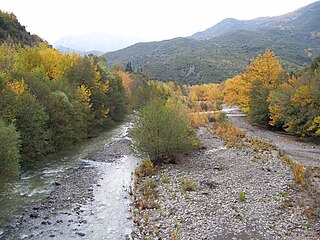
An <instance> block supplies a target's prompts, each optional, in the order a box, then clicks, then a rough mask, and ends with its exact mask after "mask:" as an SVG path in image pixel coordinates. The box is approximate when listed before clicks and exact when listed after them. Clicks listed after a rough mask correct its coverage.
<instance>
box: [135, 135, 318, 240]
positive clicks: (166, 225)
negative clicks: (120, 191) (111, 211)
mask: <svg viewBox="0 0 320 240" xmlns="http://www.w3.org/2000/svg"><path fill="white" fill-rule="evenodd" d="M201 131H202V133H201V140H202V142H203V144H204V146H205V149H206V152H210V154H206V153H205V152H204V151H201V150H200V151H197V152H194V153H191V154H189V156H188V157H187V158H185V159H182V160H181V162H178V164H174V165H171V166H170V168H169V167H168V165H164V166H161V167H159V168H158V171H157V172H156V174H155V176H153V179H154V180H155V181H156V183H157V185H156V190H157V200H158V202H159V203H160V207H159V208H158V209H157V208H156V209H144V210H140V209H138V208H135V205H134V204H133V207H132V212H133V215H134V217H133V219H135V218H140V221H136V222H134V227H133V231H132V235H133V238H134V239H147V238H148V237H150V238H151V239H171V238H172V237H171V236H172V234H173V233H174V232H175V231H177V234H178V235H179V239H182V240H183V239H213V236H216V237H217V238H218V239H224V238H226V239H234V240H235V239H274V240H280V239H281V240H282V239H284V240H289V239H292V238H293V237H292V236H295V237H296V238H297V239H305V236H306V235H308V234H310V235H312V234H313V235H315V234H316V233H315V230H314V229H305V227H304V226H305V221H304V219H305V217H304V216H303V214H302V213H301V211H293V210H291V209H283V208H281V203H282V202H284V201H285V198H284V197H282V196H281V193H286V196H287V198H288V197H289V196H294V195H295V194H296V193H295V190H292V189H291V188H290V187H289V183H290V182H292V181H293V174H292V171H291V169H290V168H289V167H288V166H285V165H283V164H282V162H281V159H278V158H277V156H272V157H271V156H269V159H270V160H267V161H263V162H262V161H259V160H257V161H256V162H253V161H252V158H251V156H252V155H254V154H255V152H254V151H253V150H252V149H244V150H239V149H236V148H229V149H227V148H225V147H224V143H223V142H222V141H221V140H220V139H218V138H214V137H211V136H212V134H211V133H208V132H207V131H206V130H205V129H202V130H201ZM217 149H218V150H217ZM264 154H267V153H264ZM164 173H166V174H168V176H169V182H168V183H167V184H163V183H162V181H161V177H162V175H163V174H164ZM181 177H184V178H185V179H190V180H192V181H193V182H195V183H196V184H197V186H198V188H197V190H196V191H193V192H186V193H185V192H182V190H181V187H180V182H181ZM139 186H141V184H139ZM139 186H138V189H134V197H135V198H136V199H139V198H140V197H141V195H142V193H141V192H140V191H139ZM240 192H245V198H246V199H245V200H244V201H241V200H239V194H240ZM275 199H276V200H275ZM159 212H160V214H159ZM273 217H274V219H272V218H273ZM145 219H147V221H145ZM292 222H297V225H296V228H292V227H291V228H288V226H290V225H292ZM275 226H277V227H275ZM159 229H161V230H162V231H159ZM301 229H305V230H304V231H300V230H301ZM289 232H290V234H289V236H288V233H289Z"/></svg>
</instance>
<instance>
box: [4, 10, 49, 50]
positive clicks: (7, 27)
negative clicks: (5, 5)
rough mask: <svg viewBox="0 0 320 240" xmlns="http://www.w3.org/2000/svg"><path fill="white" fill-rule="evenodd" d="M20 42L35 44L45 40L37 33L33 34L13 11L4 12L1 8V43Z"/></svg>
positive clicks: (29, 44)
mask: <svg viewBox="0 0 320 240" xmlns="http://www.w3.org/2000/svg"><path fill="white" fill-rule="evenodd" d="M5 41H7V42H11V43H19V44H23V45H28V46H33V45H36V44H37V43H39V42H43V40H42V39H41V38H40V37H39V36H37V35H31V34H30V33H29V32H27V31H26V28H25V26H22V25H21V24H20V23H19V21H18V20H17V17H16V16H15V15H14V14H13V13H7V12H2V11H1V10H0V43H2V42H5Z"/></svg>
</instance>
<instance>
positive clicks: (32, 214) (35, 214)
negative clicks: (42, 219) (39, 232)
mask: <svg viewBox="0 0 320 240" xmlns="http://www.w3.org/2000/svg"><path fill="white" fill-rule="evenodd" d="M30 217H31V218H38V217H39V214H38V213H31V214H30Z"/></svg>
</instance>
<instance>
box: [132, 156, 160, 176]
mask: <svg viewBox="0 0 320 240" xmlns="http://www.w3.org/2000/svg"><path fill="white" fill-rule="evenodd" d="M155 170H156V168H155V166H154V165H153V162H152V161H151V160H150V159H144V160H143V161H142V162H141V164H140V166H139V167H137V168H136V169H135V175H136V176H137V177H138V178H142V177H144V176H150V175H152V174H153V173H154V171H155Z"/></svg>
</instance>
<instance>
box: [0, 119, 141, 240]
mask: <svg viewBox="0 0 320 240" xmlns="http://www.w3.org/2000/svg"><path fill="white" fill-rule="evenodd" d="M130 128H131V124H130V123H125V124H122V125H119V126H118V127H116V128H115V129H113V130H112V131H109V132H107V133H104V134H101V135H100V136H99V137H97V138H95V139H92V140H90V141H88V142H86V143H83V144H82V145H80V146H78V147H76V148H75V149H74V150H73V151H72V152H71V153H69V155H67V156H64V157H61V158H59V156H58V157H56V159H55V160H50V161H51V162H45V163H43V166H41V165H40V166H36V167H34V168H33V169H30V170H29V171H26V172H25V173H24V174H23V175H22V178H21V180H20V181H19V182H16V183H15V184H14V185H13V186H12V190H11V191H7V192H6V194H3V195H2V196H1V208H2V209H1V216H2V218H1V227H0V228H1V230H0V238H1V239H77V238H85V239H88V238H89V239H127V238H129V234H130V232H131V214H130V206H129V205H130V202H131V200H130V194H129V186H130V184H131V180H132V174H131V173H132V171H133V170H134V168H135V167H136V164H137V163H138V161H139V159H138V158H136V157H134V156H133V155H131V153H130V149H129V144H130V138H129V137H128V131H129V129H130Z"/></svg>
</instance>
